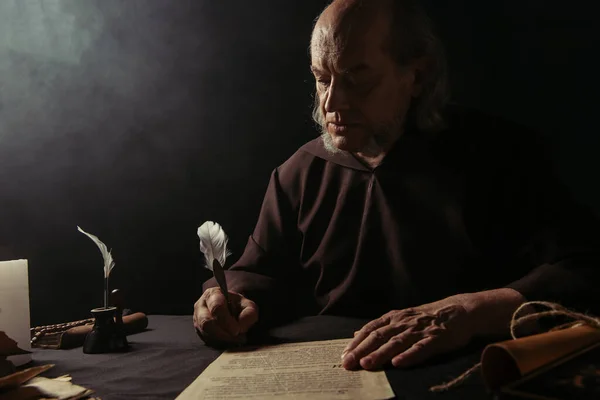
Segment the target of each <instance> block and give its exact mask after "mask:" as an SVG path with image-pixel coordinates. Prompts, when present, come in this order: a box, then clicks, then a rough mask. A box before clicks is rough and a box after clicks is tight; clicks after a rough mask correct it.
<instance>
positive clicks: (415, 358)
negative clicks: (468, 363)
mask: <svg viewBox="0 0 600 400" xmlns="http://www.w3.org/2000/svg"><path fill="white" fill-rule="evenodd" d="M443 345H444V340H443V338H440V337H439V336H429V337H426V338H424V339H422V340H419V341H418V342H416V343H415V344H413V345H412V346H411V347H410V348H409V349H407V350H406V351H405V352H403V353H400V354H398V355H397V356H395V357H394V358H393V359H392V365H393V366H394V367H397V368H399V367H410V366H413V365H416V364H421V363H423V362H425V361H427V360H428V359H429V358H431V357H433V356H434V355H436V354H439V353H442V352H443V351H444V350H445V349H444V346H443Z"/></svg>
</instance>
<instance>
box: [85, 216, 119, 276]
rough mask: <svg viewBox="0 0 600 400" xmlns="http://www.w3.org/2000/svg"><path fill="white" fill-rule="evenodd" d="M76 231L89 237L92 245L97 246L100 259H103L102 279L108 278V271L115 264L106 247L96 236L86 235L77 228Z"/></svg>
mask: <svg viewBox="0 0 600 400" xmlns="http://www.w3.org/2000/svg"><path fill="white" fill-rule="evenodd" d="M77 230H78V231H79V232H81V233H83V234H84V235H86V236H87V237H89V238H90V239H92V240H93V241H94V243H96V246H98V248H99V249H100V253H102V258H103V259H104V278H108V277H109V276H110V271H112V269H113V268H114V266H115V262H114V260H113V258H112V255H111V254H110V251H109V250H108V247H106V245H105V244H104V243H102V241H101V240H100V239H98V237H97V236H94V235H92V234H91V233H87V232H86V231H84V230H83V229H81V228H80V227H77Z"/></svg>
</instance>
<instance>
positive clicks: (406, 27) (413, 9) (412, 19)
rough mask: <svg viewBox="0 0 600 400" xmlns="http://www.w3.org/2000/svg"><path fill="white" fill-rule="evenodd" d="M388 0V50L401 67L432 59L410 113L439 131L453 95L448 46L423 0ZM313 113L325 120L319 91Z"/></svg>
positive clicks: (423, 125)
mask: <svg viewBox="0 0 600 400" xmlns="http://www.w3.org/2000/svg"><path fill="white" fill-rule="evenodd" d="M364 1H369V0H358V1H357V3H358V4H357V5H358V6H359V7H360V5H361V3H363V2H364ZM387 1H388V2H389V6H390V7H391V19H392V21H391V26H390V34H389V36H388V38H387V40H386V43H385V46H386V50H387V51H389V53H390V55H391V57H392V58H393V59H394V61H395V62H396V63H397V64H398V66H400V67H403V66H406V65H408V64H409V63H410V62H411V61H413V60H415V59H418V58H422V57H423V58H425V59H426V60H427V61H428V62H427V64H426V67H425V70H424V71H423V76H422V77H421V79H422V86H423V89H422V91H421V94H420V95H419V96H418V97H416V98H415V99H414V100H413V104H412V106H411V110H410V111H409V112H410V115H409V117H410V118H412V122H413V123H414V124H415V125H416V127H417V128H418V129H419V130H421V131H423V132H433V133H435V132H438V131H440V130H442V129H443V128H444V127H445V126H446V125H445V121H444V117H443V110H444V108H445V106H446V104H447V103H448V100H449V97H450V95H449V88H448V69H447V63H446V53H445V51H444V47H443V45H442V43H441V41H440V39H439V38H438V36H437V34H436V33H435V29H434V26H433V22H432V21H431V19H430V18H429V16H428V15H427V13H426V12H425V10H424V9H423V7H422V6H421V4H420V1H419V0H387ZM317 20H318V18H317ZM312 115H313V119H314V120H315V122H316V123H318V124H321V123H322V120H323V116H322V115H321V113H320V110H319V104H318V96H316V95H315V104H314V108H313V113H312Z"/></svg>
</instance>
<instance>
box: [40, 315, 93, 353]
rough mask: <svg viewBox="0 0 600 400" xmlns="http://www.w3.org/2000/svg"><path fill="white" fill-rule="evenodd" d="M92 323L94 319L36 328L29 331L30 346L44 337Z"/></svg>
mask: <svg viewBox="0 0 600 400" xmlns="http://www.w3.org/2000/svg"><path fill="white" fill-rule="evenodd" d="M93 323H94V318H88V319H82V320H79V321H73V322H65V323H62V324H54V325H45V326H36V327H35V328H31V329H30V334H31V345H32V346H35V344H36V343H38V342H39V341H40V340H41V339H42V338H43V337H44V336H46V335H50V334H57V333H62V332H65V331H67V330H69V329H71V328H75V327H77V326H83V325H90V324H93Z"/></svg>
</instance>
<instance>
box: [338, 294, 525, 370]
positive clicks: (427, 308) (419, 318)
mask: <svg viewBox="0 0 600 400" xmlns="http://www.w3.org/2000/svg"><path fill="white" fill-rule="evenodd" d="M523 301H524V298H523V297H522V296H521V295H520V294H519V293H518V292H516V291H514V290H512V289H497V290H494V291H488V292H480V293H473V294H462V295H457V296H452V297H448V298H446V299H443V300H440V301H437V302H434V303H429V304H425V305H422V306H419V307H414V308H408V309H405V310H394V311H390V312H389V313H387V314H385V315H383V316H382V317H380V318H378V319H376V320H373V321H371V322H369V323H368V324H366V325H365V326H364V327H363V328H362V329H361V330H360V331H358V332H356V333H355V336H354V339H353V340H352V341H351V342H350V343H349V344H348V346H347V347H346V349H345V350H344V352H343V353H342V365H343V366H344V368H346V369H355V368H358V367H362V368H364V369H369V370H372V369H377V368H380V367H382V366H383V365H384V364H387V363H389V362H390V361H391V363H392V365H393V366H394V367H408V366H412V365H415V364H419V363H422V362H424V361H426V360H427V359H429V358H431V357H432V356H434V355H437V354H442V353H445V352H449V351H451V350H455V349H459V348H461V347H463V346H465V345H467V344H468V343H469V342H470V341H471V339H472V338H473V337H474V336H476V335H480V334H496V333H505V332H506V331H507V329H508V324H509V321H510V316H511V315H512V312H513V311H514V310H515V309H516V308H517V307H518V306H519V305H520V304H521V303H522V302H523ZM492 319H494V320H493V321H492ZM488 320H490V321H489V323H488ZM482 327H483V328H482ZM490 328H491V329H490ZM488 329H490V330H489V331H487V330H488Z"/></svg>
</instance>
